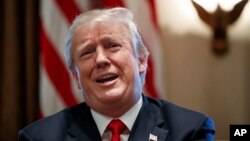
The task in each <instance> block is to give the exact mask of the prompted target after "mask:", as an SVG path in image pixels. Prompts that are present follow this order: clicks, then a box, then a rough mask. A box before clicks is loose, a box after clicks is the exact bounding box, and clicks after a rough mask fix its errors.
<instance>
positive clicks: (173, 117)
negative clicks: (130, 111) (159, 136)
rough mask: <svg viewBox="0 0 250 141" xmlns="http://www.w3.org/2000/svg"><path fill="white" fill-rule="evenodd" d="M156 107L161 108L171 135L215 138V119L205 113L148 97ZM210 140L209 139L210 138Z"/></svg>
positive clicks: (149, 101)
mask: <svg viewBox="0 0 250 141" xmlns="http://www.w3.org/2000/svg"><path fill="white" fill-rule="evenodd" d="M146 100H147V101H148V103H150V104H151V105H153V107H154V109H156V110H159V111H160V113H161V116H162V117H163V119H164V121H165V123H166V125H167V127H168V128H169V129H170V131H172V133H171V134H170V136H180V135H183V136H186V137H188V138H192V139H200V138H211V140H212V138H213V136H214V133H215V127H214V123H213V120H212V119H211V118H210V117H208V116H207V115H205V114H202V113H200V112H197V111H193V110H190V109H187V108H184V107H181V106H178V105H175V104H173V103H171V102H168V101H166V100H160V99H152V98H146ZM208 140H209V139H208Z"/></svg>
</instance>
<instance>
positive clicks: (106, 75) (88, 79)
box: [72, 22, 145, 116]
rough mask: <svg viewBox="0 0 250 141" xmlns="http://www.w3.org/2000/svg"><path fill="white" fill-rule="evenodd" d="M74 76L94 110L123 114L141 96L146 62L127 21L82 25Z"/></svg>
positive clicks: (76, 42)
mask: <svg viewBox="0 0 250 141" xmlns="http://www.w3.org/2000/svg"><path fill="white" fill-rule="evenodd" d="M72 59H73V63H74V71H73V76H74V78H75V79H76V82H77V85H78V87H79V88H80V89H81V90H82V91H83V93H84V98H85V102H86V103H87V104H88V105H89V106H90V107H91V108H93V109H94V110H96V111H98V112H100V113H103V114H107V115H110V116H120V114H122V112H126V111H127V110H128V109H129V108H131V107H132V106H133V105H134V104H135V103H136V102H137V100H138V99H139V97H140V95H141V90H142V84H141V82H140V76H139V75H140V73H142V72H144V71H145V67H144V66H145V64H143V61H140V60H139V59H138V58H136V57H135V54H134V51H133V48H132V37H131V35H130V32H129V30H128V28H127V26H125V25H124V24H121V23H111V22H108V23H107V22H106V23H104V22H102V23H101V22H97V23H94V24H92V25H90V26H88V27H86V26H81V25H80V26H78V27H77V28H76V30H75V34H74V36H73V49H72Z"/></svg>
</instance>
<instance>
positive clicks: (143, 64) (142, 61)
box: [138, 57, 147, 73]
mask: <svg viewBox="0 0 250 141" xmlns="http://www.w3.org/2000/svg"><path fill="white" fill-rule="evenodd" d="M138 68H139V73H143V72H145V71H146V69H147V60H146V59H145V58H144V57H140V58H139V64H138Z"/></svg>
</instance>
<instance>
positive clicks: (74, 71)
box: [71, 70, 81, 89]
mask: <svg viewBox="0 0 250 141" xmlns="http://www.w3.org/2000/svg"><path fill="white" fill-rule="evenodd" d="M71 74H72V76H73V78H74V80H75V82H76V85H77V88H78V89H81V85H80V84H81V82H80V79H79V76H78V73H77V71H76V70H71Z"/></svg>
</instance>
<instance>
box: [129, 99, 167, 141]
mask: <svg viewBox="0 0 250 141" xmlns="http://www.w3.org/2000/svg"><path fill="white" fill-rule="evenodd" d="M168 132H169V131H168V129H167V127H166V124H165V122H164V120H163V117H162V115H161V111H160V108H159V107H157V106H155V105H154V104H152V103H150V102H149V101H148V100H147V99H146V97H144V96H143V106H142V108H141V110H140V112H139V115H138V117H137V119H136V121H135V124H134V126H133V128H132V130H131V133H130V136H129V141H138V140H143V141H147V140H149V137H150V134H151V137H152V138H154V137H157V141H164V140H165V139H166V137H167V135H168Z"/></svg>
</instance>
